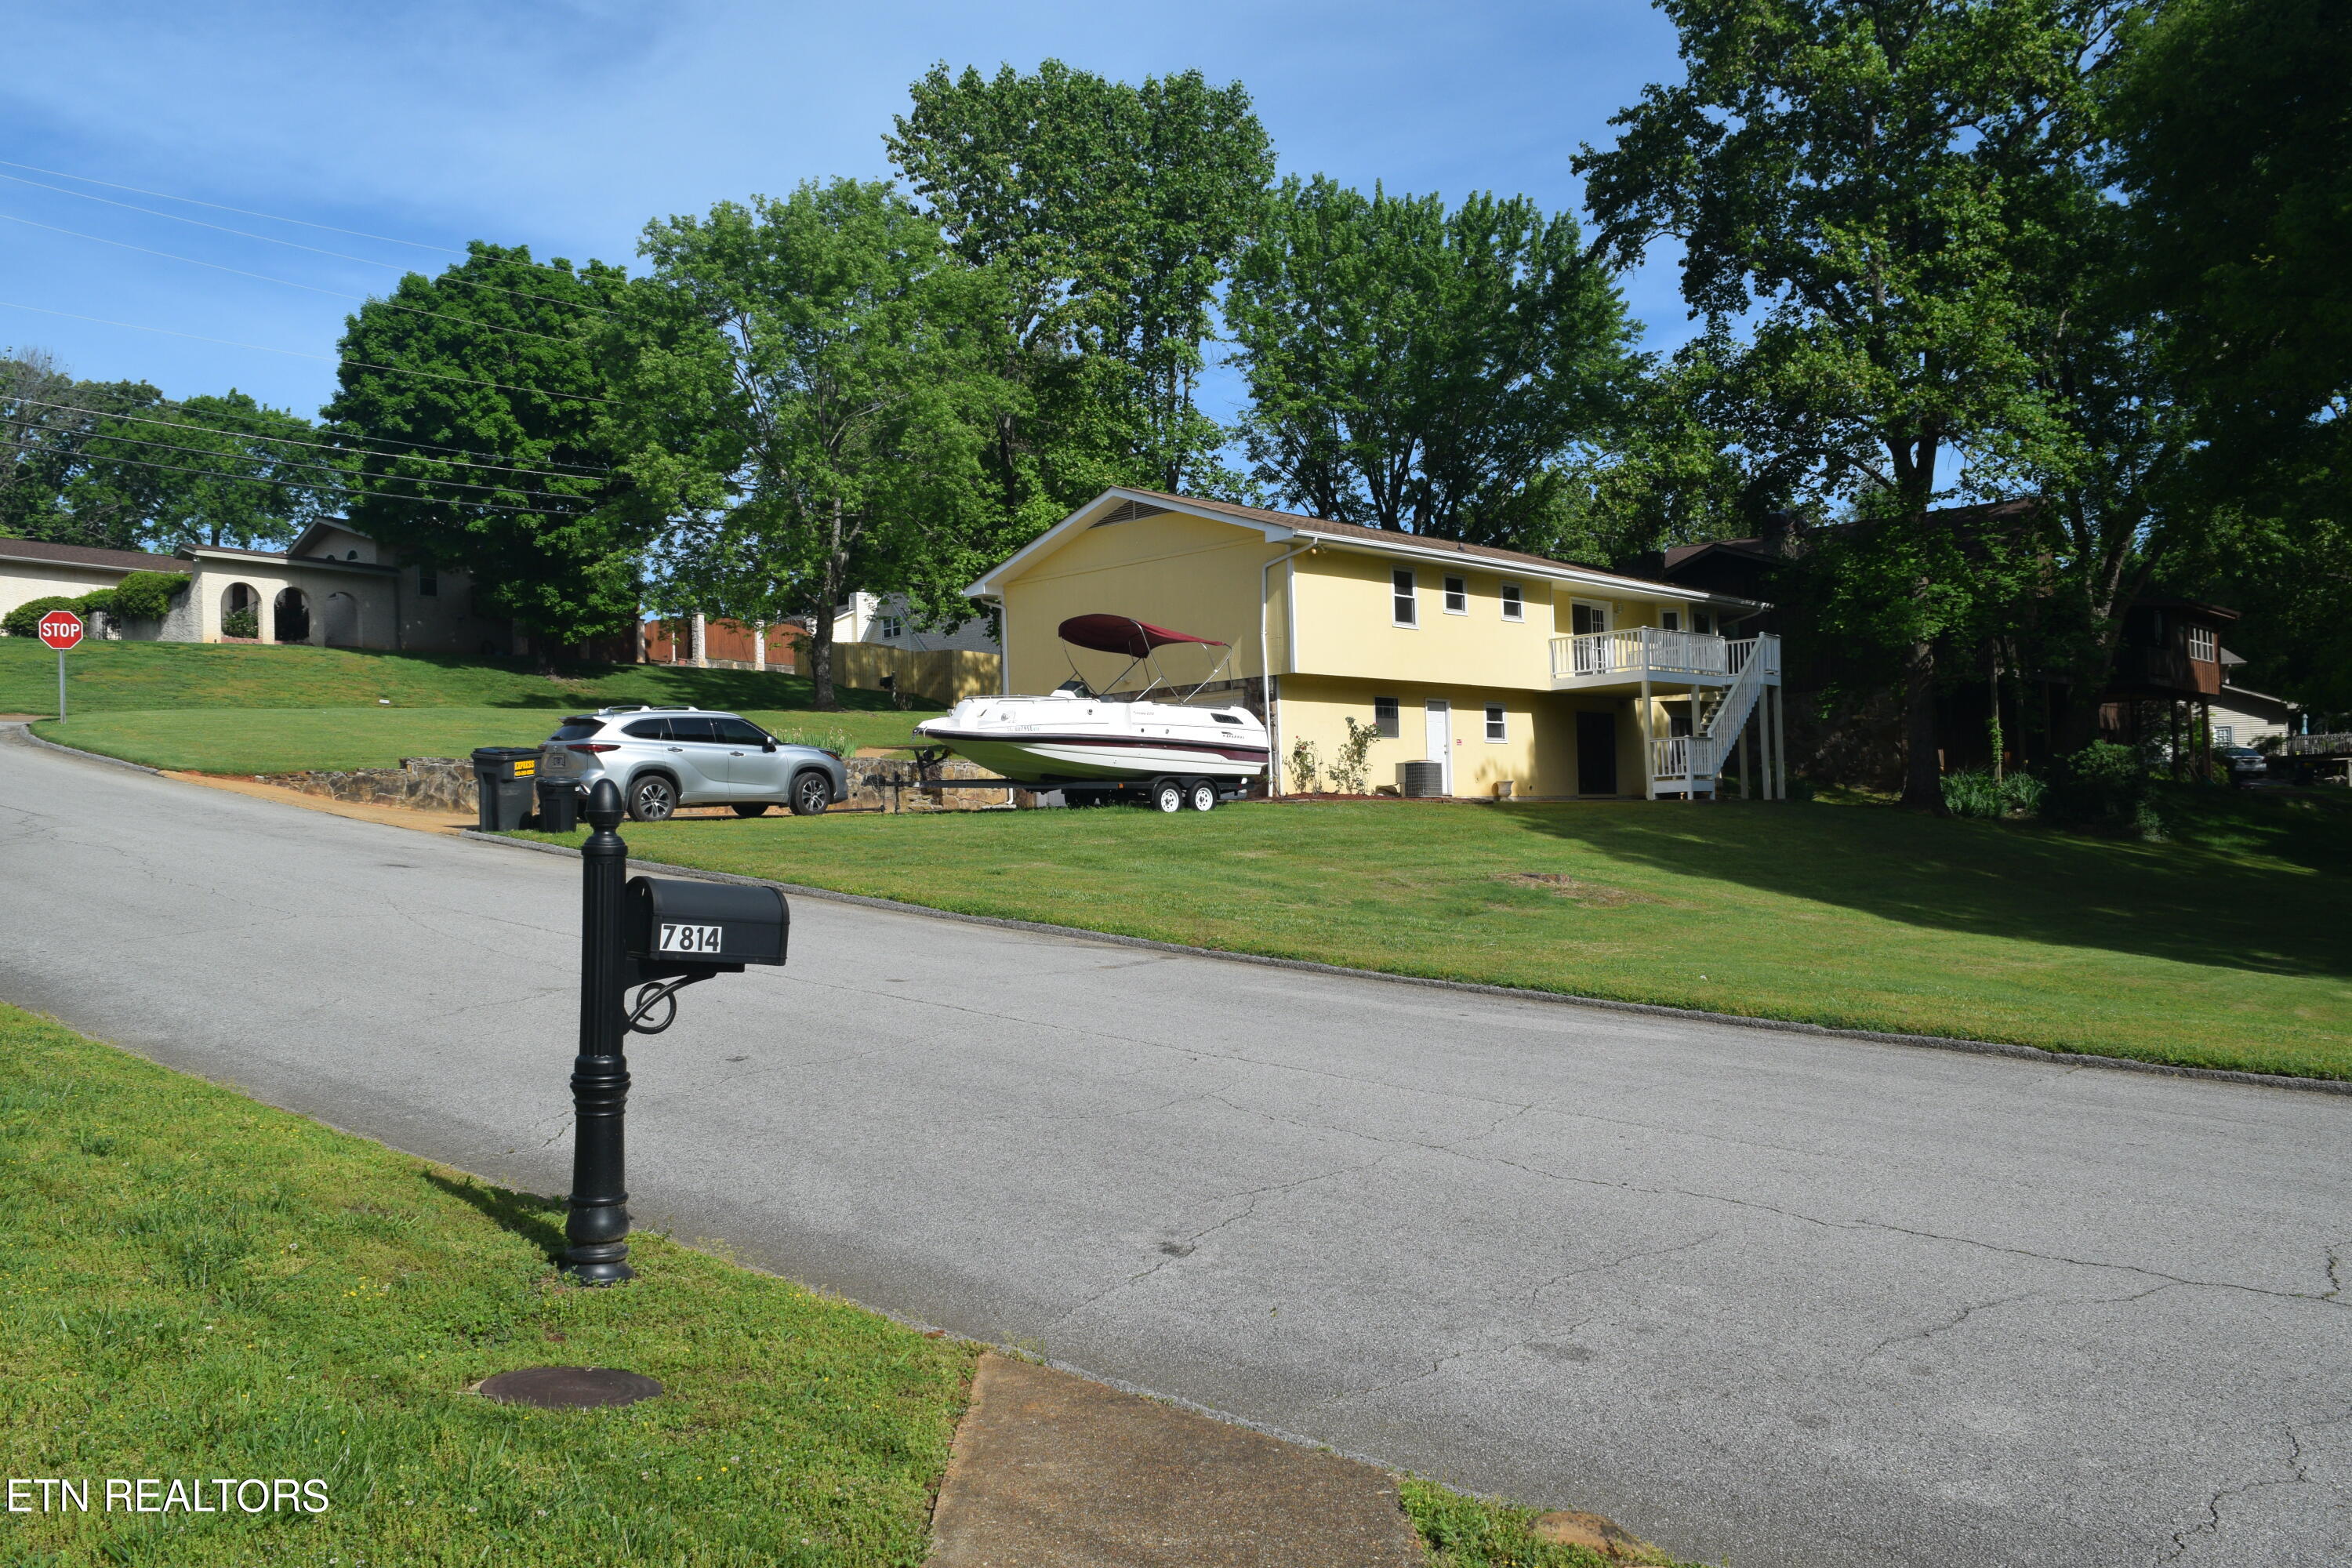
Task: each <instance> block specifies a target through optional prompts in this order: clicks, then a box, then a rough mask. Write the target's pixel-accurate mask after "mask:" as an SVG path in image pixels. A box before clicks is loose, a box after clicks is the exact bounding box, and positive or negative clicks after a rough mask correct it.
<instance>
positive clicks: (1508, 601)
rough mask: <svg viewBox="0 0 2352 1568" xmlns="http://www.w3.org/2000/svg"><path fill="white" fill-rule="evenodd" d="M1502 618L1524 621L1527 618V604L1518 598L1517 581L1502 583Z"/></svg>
mask: <svg viewBox="0 0 2352 1568" xmlns="http://www.w3.org/2000/svg"><path fill="white" fill-rule="evenodd" d="M1503 618H1504V619H1505V620H1507V621H1524V620H1526V619H1527V618H1528V611H1527V605H1525V604H1524V603H1522V602H1521V600H1520V598H1519V585H1518V584H1517V583H1506V584H1503Z"/></svg>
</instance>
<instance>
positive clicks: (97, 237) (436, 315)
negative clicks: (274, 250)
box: [0, 213, 571, 343]
mask: <svg viewBox="0 0 2352 1568" xmlns="http://www.w3.org/2000/svg"><path fill="white" fill-rule="evenodd" d="M0 219H5V220H6V221H7V222H9V223H21V224H23V225H24V226H26V227H27V228H45V229H47V230H48V231H49V232H50V233H51V234H62V235H65V236H66V237H68V238H72V239H87V240H90V241H93V242H94V243H96V244H99V245H113V246H120V247H121V248H123V249H124V250H135V251H137V252H138V253H139V254H140V255H142V256H160V257H162V258H163V259H164V260H166V261H184V262H186V263H187V264H188V265H189V266H191V267H209V268H212V269H213V270H214V271H215V272H226V273H230V274H233V275H234V276H236V277H238V278H254V279H259V280H260V281H262V282H264V283H282V284H284V285H285V286H286V287H287V288H289V289H308V290H309V291H310V292H311V293H313V294H324V295H326V296H327V297H328V298H329V299H332V300H359V301H360V302H361V303H362V304H364V305H381V306H383V308H384V309H385V310H405V311H407V312H408V313H409V314H410V315H413V316H430V317H432V318H433V319H434V320H435V321H456V322H457V323H458V324H459V325H461V326H467V327H481V328H484V329H486V330H488V331H493V332H510V333H512V334H513V335H515V336H516V337H519V338H537V339H538V340H539V341H540V342H546V343H561V342H570V341H571V340H569V339H565V338H557V337H551V336H549V335H548V334H547V333H545V332H534V331H530V329H528V328H525V327H502V326H499V324H498V323H497V322H496V321H468V320H467V318H466V317H464V316H452V315H450V314H448V313H447V312H446V311H442V310H425V308H424V307H422V306H420V305H404V304H402V303H400V302H399V301H398V300H378V299H375V298H373V297H372V296H370V295H366V294H346V293H344V292H343V291H342V290H341V289H321V288H320V287H319V286H318V285H317V284H316V283H297V282H296V281H294V279H291V278H272V277H271V276H269V274H268V273H267V272H247V270H246V269H245V268H242V267H224V266H222V265H221V264H220V263H219V262H217V261H205V260H201V259H199V258H196V257H194V256H177V255H174V254H173V253H172V252H171V251H168V250H151V249H149V248H148V247H145V246H143V245H133V244H131V242H130V241H129V240H124V239H109V238H107V237H106V236H104V235H102V234H84V233H82V232H81V231H80V230H79V229H73V228H59V227H58V226H57V225H55V224H53V223H36V222H34V221H33V220H32V219H31V218H28V217H18V216H16V214H14V213H0Z"/></svg>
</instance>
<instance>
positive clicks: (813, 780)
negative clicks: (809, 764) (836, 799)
mask: <svg viewBox="0 0 2352 1568" xmlns="http://www.w3.org/2000/svg"><path fill="white" fill-rule="evenodd" d="M832 804H833V781H832V780H831V779H829V778H827V777H825V776H824V774H823V773H818V772H817V771H816V770H815V769H814V768H811V769H810V770H809V771H808V772H806V773H802V774H799V775H798V776H797V777H795V778H794V779H793V816H823V815H824V808H825V807H826V806H828V805H832Z"/></svg>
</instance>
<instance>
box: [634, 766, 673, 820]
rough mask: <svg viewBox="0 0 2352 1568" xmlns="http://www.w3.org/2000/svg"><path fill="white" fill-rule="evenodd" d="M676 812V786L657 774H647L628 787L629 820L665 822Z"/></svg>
mask: <svg viewBox="0 0 2352 1568" xmlns="http://www.w3.org/2000/svg"><path fill="white" fill-rule="evenodd" d="M676 810H677V785H676V784H672V783H670V782H669V780H667V779H666V778H664V777H663V776H662V775H661V774H659V773H647V774H646V775H645V776H644V777H643V778H641V779H639V780H637V782H636V783H635V784H631V785H630V786H629V819H630V820H631V821H633V822H667V821H668V820H669V817H670V814H671V813H673V812H675V811H676Z"/></svg>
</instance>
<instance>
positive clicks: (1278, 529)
mask: <svg viewBox="0 0 2352 1568" xmlns="http://www.w3.org/2000/svg"><path fill="white" fill-rule="evenodd" d="M1106 502H1117V503H1118V505H1117V506H1115V507H1111V508H1108V509H1106V508H1105V503H1106ZM1130 509H1131V510H1130ZM1098 510H1129V515H1130V516H1134V517H1148V516H1153V515H1157V514H1158V513H1160V512H1177V513H1181V514H1184V515H1188V516H1192V517H1202V518H1207V519H1209V520H1211V521H1217V522H1232V523H1238V524H1241V525H1243V526H1244V527H1250V528H1255V529H1256V530H1257V531H1259V532H1261V533H1263V534H1264V535H1265V539H1266V542H1268V543H1274V544H1278V543H1282V542H1286V541H1289V540H1304V541H1307V542H1329V543H1331V544H1334V545H1338V546H1339V547H1341V548H1343V549H1354V550H1362V551H1366V552H1370V553H1372V554H1379V555H1392V556H1397V557H1400V558H1402V559H1406V560H1413V561H1438V562H1449V563H1479V564H1483V565H1486V566H1489V567H1498V568H1510V569H1515V570H1516V574H1517V575H1521V576H1527V577H1539V578H1542V579H1544V580H1546V581H1548V582H1555V583H1571V584H1580V585H1583V586H1586V587H1591V588H1599V589H1603V590H1609V589H1614V590H1617V591H1620V592H1630V593H1636V594H1640V595H1644V596H1654V597H1664V598H1672V599H1678V600H1685V601H1696V602H1700V603H1706V604H1713V605H1738V606H1741V607H1743V608H1755V607H1759V606H1758V604H1757V601H1755V600H1753V599H1740V598H1734V597H1732V596H1731V595H1727V594H1704V593H1696V592H1694V591H1693V590H1691V589H1689V588H1685V587H1682V586H1679V585H1677V584H1671V583H1659V582H1654V581H1652V580H1650V579H1648V578H1644V577H1629V576H1627V575H1625V574H1622V573H1618V572H1605V571H1602V570H1601V569H1600V568H1599V567H1596V566H1579V565H1577V564H1575V563H1572V562H1567V561H1554V560H1551V559H1549V557H1547V556H1542V555H1530V554H1528V553H1527V552H1524V551H1517V550H1502V549H1498V548H1496V547H1495V546H1494V545H1490V544H1463V543H1459V542H1455V541H1454V540H1450V539H1430V538H1427V537H1425V536H1423V535H1422V534H1417V533H1399V532H1397V531H1393V530H1391V529H1385V528H1365V527H1363V526H1361V525H1360V524H1358V523H1352V522H1333V521H1330V520H1329V519H1328V518H1319V517H1307V516H1305V515H1303V514H1302V513H1298V512H1292V511H1272V510H1267V509H1266V508H1265V507H1257V506H1243V505H1241V504H1240V503H1238V502H1235V501H1222V500H1202V499H1200V498H1199V497H1196V496H1181V495H1174V494H1171V492H1169V491H1167V490H1145V489H1107V490H1105V491H1103V493H1102V494H1100V495H1098V496H1097V497H1096V498H1095V499H1094V500H1090V501H1088V502H1087V504H1086V505H1084V506H1082V507H1080V508H1078V510H1076V511H1074V512H1072V513H1070V515H1069V516H1067V517H1066V518H1064V519H1063V520H1062V521H1059V522H1057V523H1055V525H1054V526H1053V527H1051V528H1049V529H1047V530H1046V531H1045V532H1043V533H1041V534H1039V535H1038V536H1037V537H1036V538H1034V539H1033V540H1031V541H1030V542H1028V543H1027V544H1025V545H1024V546H1023V547H1022V548H1021V549H1019V550H1017V551H1015V552H1013V554H1012V555H1010V556H1008V557H1007V558H1006V559H1004V560H1003V561H1002V562H999V563H997V564H996V565H995V566H994V567H992V568H991V569H990V570H989V571H988V572H986V573H985V574H982V576H981V578H980V580H979V581H978V582H976V583H973V584H971V586H970V587H968V588H966V589H965V590H964V593H965V594H966V595H968V596H969V597H971V598H975V599H977V598H993V597H995V596H997V595H1000V594H1001V593H1002V592H1003V580H1004V578H1005V577H1006V576H1007V575H1008V574H1011V573H1012V572H1013V570H1014V569H1015V568H1016V567H1019V566H1021V565H1023V564H1024V563H1027V562H1029V561H1032V560H1034V559H1036V558H1037V557H1038V556H1040V555H1044V554H1046V553H1049V552H1052V551H1053V550H1055V549H1056V548H1058V547H1059V545H1060V544H1061V542H1062V541H1063V540H1065V539H1066V538H1068V537H1069V535H1071V534H1072V533H1075V532H1076V531H1079V530H1080V529H1082V528H1090V527H1092V526H1094V524H1095V523H1097V522H1100V521H1107V519H1106V518H1104V517H1101V516H1098V515H1097V512H1098Z"/></svg>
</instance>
